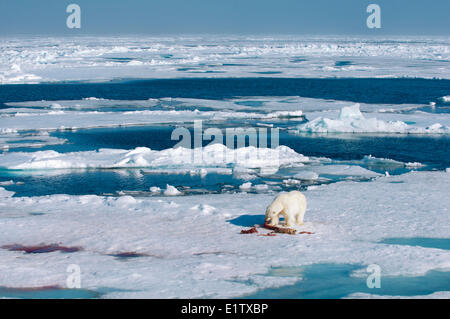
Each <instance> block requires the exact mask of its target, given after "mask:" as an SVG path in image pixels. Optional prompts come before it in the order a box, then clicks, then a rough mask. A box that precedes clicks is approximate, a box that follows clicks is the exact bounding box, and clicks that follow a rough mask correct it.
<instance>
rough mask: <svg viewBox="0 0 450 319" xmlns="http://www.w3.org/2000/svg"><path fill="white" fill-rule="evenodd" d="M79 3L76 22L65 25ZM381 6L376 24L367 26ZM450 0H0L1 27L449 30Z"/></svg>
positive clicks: (57, 30) (43, 30)
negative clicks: (69, 8)
mask: <svg viewBox="0 0 450 319" xmlns="http://www.w3.org/2000/svg"><path fill="white" fill-rule="evenodd" d="M70 3H76V4H78V5H80V7H81V10H82V12H81V13H82V27H81V29H79V30H75V29H68V28H67V27H66V18H67V16H68V14H67V13H66V7H67V5H68V4H70ZM371 3H376V4H378V5H380V7H381V18H382V28H381V29H368V28H367V27H366V18H367V16H368V13H366V7H367V6H368V5H369V4H371ZM449 13H450V1H449V0H427V1H426V0H371V1H366V0H126V1H125V0H70V1H66V0H1V1H0V35H2V36H5V35H6V36H7V35H18V34H27V35H80V34H107V35H114V34H124V35H126V34H150V35H159V34H200V33H224V34H367V35H370V34H375V35H383V34H393V35H402V34H404V35H450V32H449V31H450V19H449Z"/></svg>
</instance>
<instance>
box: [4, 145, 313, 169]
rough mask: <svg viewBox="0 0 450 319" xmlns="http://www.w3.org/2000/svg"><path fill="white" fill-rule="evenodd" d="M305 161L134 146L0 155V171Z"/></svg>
mask: <svg viewBox="0 0 450 319" xmlns="http://www.w3.org/2000/svg"><path fill="white" fill-rule="evenodd" d="M308 161H309V158H308V157H306V156H303V155H302V154H298V153H296V152H295V151H294V150H292V149H291V148H289V147H287V146H284V145H281V146H278V147H277V148H256V147H254V146H248V147H242V148H237V149H230V148H227V147H226V146H225V145H222V144H209V145H207V146H205V147H203V148H194V149H187V148H183V147H177V148H170V149H166V150H162V151H154V150H151V149H149V148H147V147H138V148H136V149H134V150H120V149H100V150H98V151H84V152H73V153H58V152H56V151H37V152H13V153H4V154H0V168H4V169H10V170H43V169H88V168H130V167H134V168H136V167H140V168H150V167H154V168H166V169H167V168H175V169H180V168H183V169H186V170H191V168H195V167H198V166H206V167H208V166H209V167H222V168H223V167H227V166H229V165H235V166H240V167H248V168H265V167H267V168H271V167H277V166H284V165H290V164H296V165H297V166H298V165H303V163H305V162H308ZM200 174H202V172H200ZM203 174H204V173H203Z"/></svg>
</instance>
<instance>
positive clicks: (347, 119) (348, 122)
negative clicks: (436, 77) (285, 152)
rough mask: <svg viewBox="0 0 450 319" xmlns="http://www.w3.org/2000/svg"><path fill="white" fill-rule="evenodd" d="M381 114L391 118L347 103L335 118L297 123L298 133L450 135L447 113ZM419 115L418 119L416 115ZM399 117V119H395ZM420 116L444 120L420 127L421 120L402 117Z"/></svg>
mask: <svg viewBox="0 0 450 319" xmlns="http://www.w3.org/2000/svg"><path fill="white" fill-rule="evenodd" d="M378 116H379V117H383V118H390V120H387V121H386V120H383V119H377V118H375V117H371V118H367V117H365V116H364V115H363V114H362V113H361V111H360V109H359V104H354V105H353V106H345V107H343V108H342V109H341V111H340V112H339V115H338V116H337V118H336V119H332V118H327V117H322V116H319V117H317V118H315V119H313V120H311V121H309V122H307V123H305V124H300V125H299V126H298V131H299V132H310V133H400V134H448V133H450V123H449V122H450V119H449V117H448V116H446V115H434V114H431V113H425V112H421V114H420V115H419V114H418V113H415V114H413V115H410V114H407V115H403V114H395V115H389V116H386V114H385V113H380V114H379V115H378ZM418 116H419V117H420V118H419V119H417V117H418ZM395 118H397V120H394V119H395ZM406 118H407V119H409V120H410V121H411V120H414V119H417V122H419V121H420V122H422V123H423V124H422V125H424V124H425V123H426V122H427V121H429V120H430V119H431V120H432V121H435V120H436V119H437V118H439V119H440V120H441V121H442V123H444V125H443V124H441V123H429V122H428V123H429V125H428V126H420V125H421V123H417V122H414V123H415V124H407V123H405V122H404V121H401V120H399V119H406Z"/></svg>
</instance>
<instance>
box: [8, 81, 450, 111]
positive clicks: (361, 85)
mask: <svg viewBox="0 0 450 319" xmlns="http://www.w3.org/2000/svg"><path fill="white" fill-rule="evenodd" d="M449 92H450V80H430V79H410V78H398V79H397V78H396V79H374V78H364V79H353V78H348V79H345V78H344V79H341V78H339V79H305V78H270V77H267V78H220V79H214V78H197V79H158V80H139V81H122V82H118V81H114V82H107V83H58V84H30V85H28V84H26V85H24V84H19V85H12V84H11V85H0V103H6V102H20V101H39V100H79V99H82V98H86V97H92V96H95V97H97V98H106V99H115V100H146V99H148V98H162V97H174V98H175V97H185V98H201V99H215V100H222V99H228V98H234V97H239V96H303V97H310V98H322V99H333V100H344V101H354V102H363V103H392V104H403V103H413V104H414V103H415V104H428V103H429V102H436V103H437V105H440V104H441V101H440V100H439V98H440V97H442V96H445V95H448V94H449Z"/></svg>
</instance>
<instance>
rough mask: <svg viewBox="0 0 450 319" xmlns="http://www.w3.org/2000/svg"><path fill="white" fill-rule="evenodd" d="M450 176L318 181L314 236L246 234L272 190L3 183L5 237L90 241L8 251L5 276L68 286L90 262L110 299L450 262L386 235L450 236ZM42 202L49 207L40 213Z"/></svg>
mask: <svg viewBox="0 0 450 319" xmlns="http://www.w3.org/2000/svg"><path fill="white" fill-rule="evenodd" d="M449 183H450V175H449V174H447V173H444V172H438V171H436V172H412V173H407V174H404V175H398V176H391V177H390V178H386V177H379V178H377V179H375V180H373V181H370V182H366V183H360V182H353V181H345V182H339V183H334V184H329V185H321V186H316V187H314V188H309V189H308V190H306V191H304V194H305V196H306V198H307V200H308V210H307V212H306V215H305V226H302V228H301V229H302V230H306V231H310V232H312V233H313V234H310V235H307V234H303V235H302V234H299V235H295V236H293V235H282V234H278V235H277V236H274V237H262V236H257V235H241V234H240V231H241V230H242V229H243V228H247V227H251V226H253V225H254V224H259V223H263V222H264V211H265V209H266V207H267V205H269V204H270V203H271V201H272V200H273V194H266V193H256V194H249V193H242V192H239V193H234V194H221V195H195V196H183V197H176V196H174V197H171V198H164V197H141V198H132V197H130V196H121V197H105V196H69V195H50V196H42V197H13V196H12V195H13V194H14V193H13V192H8V191H5V190H4V189H3V188H0V197H1V198H2V200H1V201H0V205H1V207H2V211H4V212H8V214H0V246H3V245H10V244H20V245H36V244H39V243H47V244H51V243H60V245H64V246H68V247H81V248H82V250H80V251H78V252H73V253H61V252H51V253H42V254H26V253H23V252H16V251H9V250H6V249H0V286H4V287H39V286H47V285H60V286H62V287H65V283H66V279H67V272H66V269H67V266H68V265H70V264H77V265H79V266H80V268H81V271H82V285H83V286H82V287H83V288H84V289H91V290H97V289H98V290H99V291H102V288H106V289H104V290H103V291H105V293H106V295H104V297H107V298H117V297H122V298H124V297H125V298H127V297H128V298H131V297H136V298H137V297H140V298H187V297H188V298H206V297H215V298H226V297H239V296H242V295H244V294H249V293H253V292H255V291H257V290H258V289H263V288H269V287H279V286H282V285H289V284H293V283H295V282H297V281H298V280H302V279H301V277H298V276H297V275H292V276H285V277H279V276H276V275H267V273H268V271H269V270H270V269H271V268H272V267H290V266H296V267H299V266H305V265H314V264H318V263H336V264H339V263H345V264H354V265H361V269H362V270H364V269H365V268H366V267H367V265H369V264H377V265H379V266H380V267H381V269H382V273H383V276H419V275H423V274H425V273H427V272H428V271H430V270H433V269H448V268H449V267H450V252H449V251H448V250H443V249H436V248H426V247H418V246H405V245H396V244H384V243H380V241H381V240H382V239H384V238H390V237H434V238H447V237H448V211H447V209H446V207H448V206H449V204H450V203H449V199H448V196H445V195H446V192H447V189H448V185H449ZM424 199H425V200H424ZM36 211H39V212H44V214H40V215H34V214H31V213H33V212H36ZM17 217H20V218H17ZM126 252H134V253H135V254H139V255H140V256H141V257H138V258H132V259H131V258H130V259H128V260H127V262H121V261H119V260H117V258H116V257H114V256H111V255H117V254H119V253H126ZM19 256H20V258H18V257H19ZM161 278H163V279H164V280H161ZM354 297H356V296H354Z"/></svg>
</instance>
